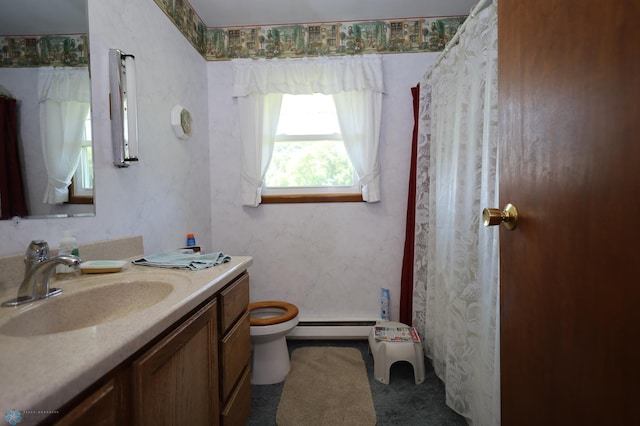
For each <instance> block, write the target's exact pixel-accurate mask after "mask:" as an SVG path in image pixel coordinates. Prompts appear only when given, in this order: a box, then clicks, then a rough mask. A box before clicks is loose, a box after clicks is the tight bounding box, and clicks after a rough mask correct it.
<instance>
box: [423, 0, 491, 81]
mask: <svg viewBox="0 0 640 426" xmlns="http://www.w3.org/2000/svg"><path fill="white" fill-rule="evenodd" d="M491 3H493V0H480V1H479V2H478V4H476V5H475V6H474V7H473V8H471V12H469V17H468V18H467V19H466V20H465V21H464V23H463V24H462V25H461V26H460V27H459V28H458V31H456V33H455V34H454V35H453V37H452V38H451V40H449V43H447V45H446V46H445V48H444V50H443V51H442V53H441V54H440V56H438V58H437V59H436V61H435V62H434V63H433V65H431V67H429V69H428V70H427V72H426V73H425V74H424V77H423V80H426V79H428V78H429V77H431V73H432V72H433V70H434V69H436V67H437V66H438V64H439V63H440V62H441V61H442V60H443V59H444V57H445V56H447V53H448V52H449V50H451V49H452V48H453V47H454V46H455V45H456V44H458V40H459V39H460V36H461V35H462V34H463V33H464V32H465V30H466V28H467V22H469V19H473V18H475V17H476V16H478V13H480V11H482V10H483V9H484V8H486V7H487V6H489V5H490V4H491Z"/></svg>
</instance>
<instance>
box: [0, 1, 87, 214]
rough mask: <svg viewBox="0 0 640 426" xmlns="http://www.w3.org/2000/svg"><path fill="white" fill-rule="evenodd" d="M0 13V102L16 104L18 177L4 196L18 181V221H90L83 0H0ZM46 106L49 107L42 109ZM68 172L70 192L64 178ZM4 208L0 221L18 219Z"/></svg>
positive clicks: (10, 179) (85, 28) (85, 33)
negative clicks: (22, 211)
mask: <svg viewBox="0 0 640 426" xmlns="http://www.w3.org/2000/svg"><path fill="white" fill-rule="evenodd" d="M0 10H2V13H0V97H2V93H5V94H6V96H5V98H14V99H16V102H15V105H16V106H15V111H16V118H15V122H16V126H15V127H16V132H15V133H16V134H17V152H18V156H19V161H20V168H21V176H18V177H13V178H9V179H8V180H9V184H8V187H9V188H10V190H9V191H5V193H6V192H10V191H12V190H13V189H14V188H15V187H16V186H17V185H16V184H15V183H16V182H19V180H20V178H21V180H22V185H23V192H24V200H25V204H26V210H27V214H26V215H23V214H20V216H21V217H23V218H24V217H31V218H47V217H73V216H93V215H95V206H94V203H93V190H94V187H95V183H94V182H93V158H92V143H91V114H90V87H89V86H90V84H89V44H88V41H89V23H88V15H87V0H48V1H47V2H46V5H45V4H43V2H42V1H41V0H21V1H15V0H0ZM54 93H55V94H56V95H54ZM62 93H64V94H62ZM68 93H72V94H70V95H67V94H68ZM45 94H46V95H45ZM56 96H60V98H57V97H56ZM65 96H68V97H67V98H64V99H62V98H63V97H65ZM54 98H55V99H54ZM41 99H46V100H44V101H43V102H40V100H41ZM52 99H53V101H54V102H49V101H50V100H52ZM43 104H52V105H54V106H53V109H50V106H48V105H47V106H46V108H45V109H44V110H43V108H41V107H42V106H43ZM55 104H57V106H56V105H55ZM79 105H80V106H79ZM56 108H57V109H56ZM0 111H3V110H0ZM43 111H44V112H43ZM70 111H72V114H71V113H70ZM71 115H73V116H74V117H75V118H74V119H73V120H72V121H71V122H69V120H68V117H69V116H71ZM61 116H64V117H65V119H64V120H63V119H60V118H59V117H61ZM0 122H1V118H0ZM51 123H54V124H51ZM70 123H71V124H70ZM70 128H71V131H70V130H69V129H70ZM0 131H2V129H0ZM0 136H2V135H0ZM14 139H15V138H14ZM43 139H44V140H46V142H45V143H43V142H42V140H43ZM61 140H64V143H61V142H60V141H61ZM50 141H53V142H50ZM70 146H71V148H70ZM75 164H78V166H77V168H75V173H73V170H74V165H75ZM2 168H8V166H5V165H4V164H0V169H2ZM71 174H73V179H72V183H71V185H70V187H69V188H67V186H66V184H65V183H64V178H62V176H67V177H68V176H71ZM11 176H16V175H11ZM0 179H3V178H2V177H1V176H0ZM12 179H13V181H12ZM6 187H7V185H6V184H5V185H2V186H0V190H1V188H6ZM2 195H3V197H2V201H3V202H5V203H6V202H7V201H6V200H7V197H6V196H4V194H2ZM11 198H12V199H13V195H12V196H11ZM3 207H4V206H2V205H1V203H0V210H2V211H3V219H7V218H8V219H10V218H11V217H12V216H15V215H14V214H12V215H11V216H10V217H6V212H7V210H8V209H6V208H3ZM17 211H20V210H19V209H18V210H17Z"/></svg>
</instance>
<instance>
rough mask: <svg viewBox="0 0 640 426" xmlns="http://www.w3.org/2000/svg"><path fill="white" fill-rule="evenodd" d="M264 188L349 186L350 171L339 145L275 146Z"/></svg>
mask: <svg viewBox="0 0 640 426" xmlns="http://www.w3.org/2000/svg"><path fill="white" fill-rule="evenodd" d="M265 184H266V186H267V187H272V188H273V187H298V186H307V187H308V186H352V185H353V184H354V181H353V168H352V167H351V162H350V161H349V157H348V155H347V151H346V150H345V148H344V143H343V142H342V141H312V142H310V141H304V142H276V143H275V146H274V149H273V157H272V158H271V163H270V164H269V170H268V171H267V175H266V177H265Z"/></svg>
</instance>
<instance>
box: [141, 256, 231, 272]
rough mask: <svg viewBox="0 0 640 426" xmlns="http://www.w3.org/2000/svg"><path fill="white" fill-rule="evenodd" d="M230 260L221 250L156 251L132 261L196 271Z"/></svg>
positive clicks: (145, 264) (146, 264)
mask: <svg viewBox="0 0 640 426" xmlns="http://www.w3.org/2000/svg"><path fill="white" fill-rule="evenodd" d="M230 261H231V256H227V255H225V254H224V253H222V252H218V253H208V254H184V253H179V252H167V253H158V254H151V255H149V256H145V257H143V258H141V259H137V260H134V261H132V263H134V264H136V265H144V266H156V267H159V268H175V269H189V270H192V271H198V270H200V269H206V268H210V267H212V266H216V265H219V264H221V263H227V262H230Z"/></svg>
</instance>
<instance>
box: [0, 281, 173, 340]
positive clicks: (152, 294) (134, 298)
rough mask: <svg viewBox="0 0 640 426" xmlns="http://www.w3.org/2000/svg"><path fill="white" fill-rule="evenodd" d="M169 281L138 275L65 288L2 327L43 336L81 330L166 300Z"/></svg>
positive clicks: (10, 331) (3, 330)
mask: <svg viewBox="0 0 640 426" xmlns="http://www.w3.org/2000/svg"><path fill="white" fill-rule="evenodd" d="M172 291H173V285H172V284H171V283H170V282H166V281H159V280H155V279H153V280H152V279H148V280H147V279H139V280H133V281H126V282H115V283H109V284H106V285H101V286H97V287H93V288H92V287H89V288H87V289H82V290H79V291H76V292H74V293H71V294H65V293H64V292H63V293H62V295H60V296H55V297H52V298H51V299H48V300H40V301H36V302H33V303H32V304H31V305H30V306H28V307H27V309H25V310H24V311H22V312H20V313H19V314H17V315H16V316H14V317H13V318H11V319H10V320H9V321H8V322H6V323H5V324H3V325H2V326H1V327H0V334H4V335H6V336H18V337H20V336H22V337H24V336H40V335H45V334H52V333H62V332H65V331H72V330H78V329H81V328H85V327H91V326H95V325H99V324H102V323H105V322H107V321H112V320H116V319H118V318H122V317H124V316H127V315H130V314H133V313H135V312H139V311H141V310H143V309H146V308H148V307H150V306H153V305H155V304H156V303H159V302H161V301H162V300H164V299H165V298H166V297H167V296H169V294H171V292H172Z"/></svg>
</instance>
